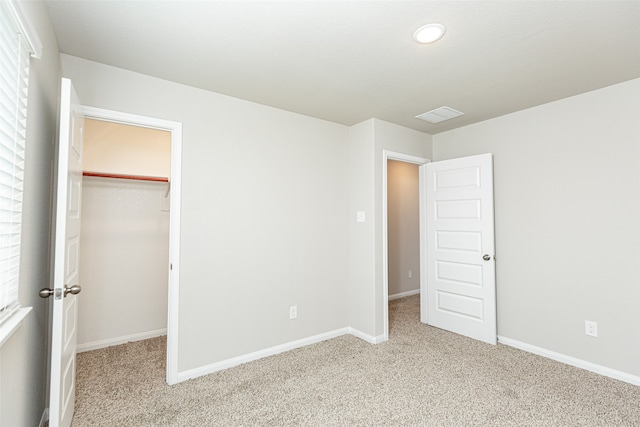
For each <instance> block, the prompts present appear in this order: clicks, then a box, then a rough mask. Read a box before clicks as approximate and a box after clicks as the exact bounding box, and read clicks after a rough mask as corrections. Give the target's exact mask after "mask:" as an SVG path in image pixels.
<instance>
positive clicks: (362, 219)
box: [356, 211, 366, 222]
mask: <svg viewBox="0 0 640 427" xmlns="http://www.w3.org/2000/svg"><path fill="white" fill-rule="evenodd" d="M365 219H366V214H365V212H364V211H358V212H356V222H365Z"/></svg>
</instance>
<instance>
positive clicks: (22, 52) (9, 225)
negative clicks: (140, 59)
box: [0, 2, 30, 323]
mask: <svg viewBox="0 0 640 427" xmlns="http://www.w3.org/2000/svg"><path fill="white" fill-rule="evenodd" d="M20 27H21V26H20V23H19V22H17V21H16V19H15V15H14V14H13V13H12V10H11V9H10V8H9V6H8V5H7V2H0V323H2V321H3V320H5V319H6V318H7V317H9V316H10V315H11V313H12V312H13V311H14V310H15V309H17V308H18V306H19V304H18V283H19V282H18V279H19V273H20V240H21V239H20V236H21V229H22V189H23V179H24V154H25V137H26V119H27V85H28V80H29V57H30V49H29V46H28V43H27V41H26V39H25V36H23V33H22V32H21V30H20Z"/></svg>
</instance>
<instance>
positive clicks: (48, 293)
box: [38, 288, 53, 298]
mask: <svg viewBox="0 0 640 427" xmlns="http://www.w3.org/2000/svg"><path fill="white" fill-rule="evenodd" d="M38 295H40V298H49V297H50V296H51V295H53V289H49V288H42V289H40V292H38Z"/></svg>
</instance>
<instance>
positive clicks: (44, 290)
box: [38, 285, 82, 299]
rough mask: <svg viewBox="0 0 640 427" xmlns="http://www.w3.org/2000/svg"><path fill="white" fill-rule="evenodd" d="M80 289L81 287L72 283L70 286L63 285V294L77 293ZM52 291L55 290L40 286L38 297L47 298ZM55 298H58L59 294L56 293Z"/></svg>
mask: <svg viewBox="0 0 640 427" xmlns="http://www.w3.org/2000/svg"><path fill="white" fill-rule="evenodd" d="M81 290H82V288H81V287H80V286H78V285H73V286H72V287H68V286H65V287H64V296H65V297H66V296H67V294H72V295H78V294H79V293H80V291H81ZM54 293H55V291H54V290H53V289H49V288H42V289H40V292H38V295H40V298H49V297H50V296H51V295H53V294H54ZM56 299H60V295H56Z"/></svg>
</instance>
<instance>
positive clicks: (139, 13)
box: [45, 0, 640, 134]
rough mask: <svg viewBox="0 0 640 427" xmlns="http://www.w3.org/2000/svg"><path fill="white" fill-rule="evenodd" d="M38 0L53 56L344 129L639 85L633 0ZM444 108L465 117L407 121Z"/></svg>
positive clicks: (639, 11) (485, 113) (490, 111)
mask: <svg viewBox="0 0 640 427" xmlns="http://www.w3.org/2000/svg"><path fill="white" fill-rule="evenodd" d="M45 3H46V4H47V7H48V9H49V12H50V15H51V18H52V22H53V24H54V28H55V32H56V36H57V38H58V44H59V46H60V51H61V52H63V53H66V54H70V55H74V56H77V57H81V58H86V59H89V60H93V61H97V62H101V63H104V64H108V65H112V66H116V67H120V68H124V69H128V70H132V71H136V72H140V73H143V74H147V75H151V76H155V77H159V78H163V79H167V80H172V81H175V82H179V83H183V84H187V85H190V86H195V87H198V88H202V89H206V90H210V91H214V92H218V93H222V94H225V95H230V96H233V97H236V98H241V99H246V100H249V101H254V102H257V103H261V104H265V105H270V106H274V107H277V108H281V109H284V110H289V111H293V112H297V113H301V114H305V115H309V116H313V117H318V118H321V119H325V120H329V121H332V122H337V123H342V124H345V125H353V124H355V123H359V122H361V121H363V120H366V119H369V118H372V117H374V118H378V119H382V120H386V121H389V122H392V123H396V124H399V125H402V126H406V127H409V128H413V129H417V130H421V131H424V132H428V133H431V134H435V133H438V132H442V131H445V130H448V129H452V128H455V127H459V126H464V125H467V124H470V123H474V122H478V121H481V120H486V119H489V118H493V117H497V116H500V115H503V114H507V113H510V112H514V111H518V110H522V109H525V108H529V107H532V106H535V105H540V104H543V103H547V102H551V101H554V100H557V99H561V98H565V97H568V96H572V95H576V94H579V93H583V92H587V91H590V90H594V89H598V88H601V87H604V86H608V85H611V84H615V83H619V82H622V81H626V80H630V79H633V78H638V77H640V1H609V0H607V1H393V0H387V1H153V0H145V1H58V0H55V1H46V2H45ZM430 22H439V23H442V24H444V25H445V26H446V28H447V32H446V34H445V36H444V37H443V38H442V39H441V40H440V41H439V42H437V43H435V44H431V45H420V44H417V43H415V42H414V41H413V39H412V34H413V32H414V30H415V29H417V28H418V27H420V26H421V25H423V24H426V23H430ZM443 105H446V106H449V107H452V108H454V109H456V110H460V111H462V112H464V113H465V115H464V116H461V117H458V118H455V119H452V120H449V121H445V122H442V123H439V124H430V123H427V122H424V121H421V120H418V119H416V118H415V116H416V115H418V114H421V113H424V112H426V111H429V110H432V109H434V108H437V107H441V106H443Z"/></svg>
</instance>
